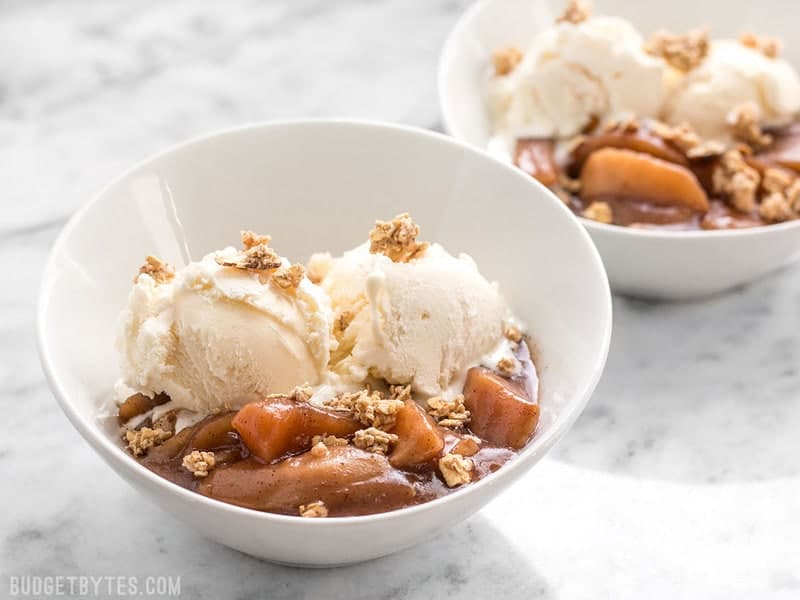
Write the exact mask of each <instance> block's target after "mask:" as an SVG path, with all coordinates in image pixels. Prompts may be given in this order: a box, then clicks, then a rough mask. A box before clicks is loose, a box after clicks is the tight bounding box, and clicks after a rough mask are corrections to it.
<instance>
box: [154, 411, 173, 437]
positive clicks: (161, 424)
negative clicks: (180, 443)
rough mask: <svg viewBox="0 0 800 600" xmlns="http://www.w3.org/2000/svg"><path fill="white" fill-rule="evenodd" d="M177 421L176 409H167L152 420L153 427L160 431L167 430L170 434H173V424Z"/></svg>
mask: <svg viewBox="0 0 800 600" xmlns="http://www.w3.org/2000/svg"><path fill="white" fill-rule="evenodd" d="M177 423H178V411H177V410H168V411H167V412H165V413H164V414H163V415H161V416H160V417H158V418H157V419H156V420H155V421H153V427H152V428H153V429H160V430H161V431H168V432H169V433H170V434H172V435H175V425H176V424H177Z"/></svg>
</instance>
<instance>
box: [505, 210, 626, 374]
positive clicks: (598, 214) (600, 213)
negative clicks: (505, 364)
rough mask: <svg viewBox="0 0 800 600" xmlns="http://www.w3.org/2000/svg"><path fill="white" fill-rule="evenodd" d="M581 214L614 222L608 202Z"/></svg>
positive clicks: (605, 221) (600, 221)
mask: <svg viewBox="0 0 800 600" xmlns="http://www.w3.org/2000/svg"><path fill="white" fill-rule="evenodd" d="M581 214H582V215H583V216H584V217H586V218H587V219H591V220H592V221H597V222H598V223H605V224H606V225H608V224H610V223H612V222H613V221H614V213H613V211H612V210H611V205H610V204H609V203H608V202H602V201H597V202H592V203H591V204H590V205H589V206H587V207H586V208H584V209H583V212H582V213H581ZM498 366H499V365H498Z"/></svg>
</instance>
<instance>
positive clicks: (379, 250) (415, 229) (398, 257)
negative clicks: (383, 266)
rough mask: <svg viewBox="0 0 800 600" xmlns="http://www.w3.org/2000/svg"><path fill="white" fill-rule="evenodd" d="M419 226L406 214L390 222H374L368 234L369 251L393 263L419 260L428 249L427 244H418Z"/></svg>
mask: <svg viewBox="0 0 800 600" xmlns="http://www.w3.org/2000/svg"><path fill="white" fill-rule="evenodd" d="M418 235H419V226H418V225H417V224H416V223H414V221H412V220H411V217H409V216H408V213H403V214H401V215H397V216H396V217H395V218H394V219H392V220H391V221H376V222H375V227H374V229H373V230H372V231H371V232H370V234H369V251H370V252H371V253H372V254H383V255H385V256H388V257H389V258H391V259H392V261H394V262H408V261H410V260H413V259H415V258H419V257H420V256H422V254H423V253H424V252H425V250H427V249H428V242H418V241H417V236H418Z"/></svg>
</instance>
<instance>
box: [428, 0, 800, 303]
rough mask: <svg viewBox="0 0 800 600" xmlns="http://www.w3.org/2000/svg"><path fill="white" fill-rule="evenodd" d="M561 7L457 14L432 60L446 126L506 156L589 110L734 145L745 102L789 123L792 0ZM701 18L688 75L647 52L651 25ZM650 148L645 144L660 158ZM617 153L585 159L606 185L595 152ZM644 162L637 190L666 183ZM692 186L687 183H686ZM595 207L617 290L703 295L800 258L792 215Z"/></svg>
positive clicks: (503, 1)
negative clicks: (634, 220)
mask: <svg viewBox="0 0 800 600" xmlns="http://www.w3.org/2000/svg"><path fill="white" fill-rule="evenodd" d="M567 4H568V3H567V2H566V1H562V0H558V1H556V0H483V1H481V2H477V3H476V4H475V5H473V6H472V7H471V8H470V9H469V10H468V11H467V12H466V13H465V14H464V15H463V17H462V18H461V19H460V20H459V22H458V23H457V24H456V26H455V27H454V29H453V30H452V32H451V34H450V36H449V38H448V40H447V42H446V43H445V46H444V48H443V51H442V55H441V60H440V68H439V95H440V103H441V110H442V113H443V118H444V123H445V128H446V130H447V131H448V132H449V133H450V134H451V135H453V136H454V137H455V138H456V139H459V140H461V141H464V142H467V143H469V144H471V145H473V146H476V147H478V148H481V149H484V150H487V151H489V152H490V153H491V154H492V155H493V156H495V158H498V159H500V160H503V161H505V162H513V160H514V154H515V140H516V139H519V138H524V137H531V138H550V137H552V138H559V139H563V140H568V139H569V138H570V136H577V135H580V134H581V133H582V132H583V131H586V130H587V129H591V128H592V126H593V124H594V123H595V122H597V121H600V122H614V121H618V122H623V123H624V120H625V119H626V118H628V117H630V116H635V117H637V118H638V119H643V120H647V119H658V120H660V121H666V122H668V123H670V124H671V125H678V124H681V123H683V122H687V121H688V122H690V123H691V125H692V126H693V127H694V129H695V130H696V132H697V133H698V134H699V135H701V136H702V137H703V139H704V140H705V139H722V140H723V141H725V142H730V139H727V136H729V132H730V130H731V123H730V118H731V117H730V115H731V111H732V110H733V109H735V108H736V107H739V106H745V105H747V106H752V107H753V108H754V109H755V111H756V112H757V114H758V116H759V118H760V119H761V122H762V123H763V124H764V126H765V127H777V126H782V125H785V124H786V123H788V122H790V121H792V119H795V118H796V117H797V113H798V111H800V77H798V75H797V72H796V68H797V67H800V46H798V45H797V44H795V43H794V41H793V37H794V33H795V32H794V31H793V28H792V24H791V23H790V22H789V21H790V20H787V19H785V18H783V17H785V15H786V14H788V12H787V11H791V10H793V8H792V5H791V3H790V2H788V1H781V2H776V3H770V5H769V6H768V7H765V6H764V5H763V4H762V3H758V2H745V3H739V4H737V8H736V10H735V11H732V10H730V7H729V5H728V4H726V3H724V2H703V3H695V2H690V1H689V0H678V1H677V3H675V2H670V3H637V2H630V1H625V0H607V1H603V0H597V1H596V2H594V3H591V4H593V6H591V8H592V11H593V16H591V18H589V19H587V20H584V21H580V22H579V23H578V24H573V23H571V22H560V23H559V22H557V21H558V18H559V17H560V16H563V14H564V9H565V7H566V6H567ZM605 15H608V16H605ZM578 20H579V19H578ZM697 28H700V29H702V28H708V31H709V32H710V36H711V42H710V44H709V46H708V48H707V53H706V54H705V55H704V59H703V61H702V62H701V63H700V64H699V66H697V67H696V68H692V69H690V70H688V71H687V72H685V73H684V72H682V71H680V70H676V69H674V68H672V66H671V65H668V64H665V61H664V60H659V59H658V57H657V56H656V55H654V53H653V51H652V50H650V51H648V50H646V49H645V47H646V46H647V44H648V42H649V41H650V35H651V34H653V33H655V32H658V31H662V30H668V31H672V32H687V31H690V30H693V29H697ZM745 32H755V33H758V34H762V35H765V36H775V37H777V38H782V39H783V41H784V42H785V45H784V47H783V52H782V54H781V55H780V56H778V57H777V58H773V57H771V56H770V49H769V48H759V49H753V48H748V47H747V46H746V45H745V44H742V43H741V42H740V41H738V37H739V36H740V35H741V34H743V33H745ZM756 42H757V40H754V44H755V43H756ZM498 49H519V52H517V51H516V50H514V51H513V52H510V53H508V54H507V55H504V56H503V57H502V59H503V60H505V61H507V63H508V64H507V65H505V67H506V68H507V69H508V71H509V72H508V74H507V75H505V76H502V77H497V76H496V75H495V73H496V72H497V69H498V68H500V69H502V68H503V67H504V65H503V64H502V60H501V62H500V63H497V59H496V57H495V58H494V61H493V53H494V52H495V51H496V50H498ZM493 62H494V64H493ZM645 137H646V134H645ZM637 143H640V142H638V141H637ZM644 143H645V144H647V143H648V140H646V139H645V142H644ZM567 145H568V144H563V146H567ZM634 149H636V148H634ZM563 150H564V148H563V147H562V148H561V151H563ZM659 150H660V148H658V147H657V148H652V147H649V148H647V149H646V150H645V152H655V154H656V156H658V152H659ZM558 152H559V150H558V149H557V150H556V153H558ZM626 152H627V151H626V150H610V151H606V150H602V151H601V152H597V153H595V154H596V156H594V157H592V158H593V159H595V160H593V161H592V167H593V168H594V170H595V171H596V172H597V171H598V168H599V170H600V171H603V170H604V169H605V171H606V172H609V171H613V170H615V171H616V172H617V174H616V175H615V177H616V178H617V181H610V179H609V178H605V177H604V179H606V181H600V184H601V186H602V185H604V184H609V185H611V184H613V185H618V184H619V185H622V183H626V182H625V181H622V179H624V174H623V175H620V173H621V172H622V171H621V170H618V169H614V168H609V165H611V167H613V165H614V164H618V163H619V161H617V162H616V163H612V162H611V161H608V162H606V163H605V165H606V166H605V167H603V168H600V165H601V164H603V160H602V159H603V158H611V159H614V158H620V157H621V158H626V156H627V154H626ZM614 155H618V156H614ZM627 157H628V158H629V156H627ZM533 158H534V159H535V156H534V157H533ZM662 158H666V159H668V160H671V157H662ZM588 162H589V161H586V162H584V163H583V164H584V165H586V164H588ZM645 163H647V161H645ZM645 163H643V164H642V165H640V166H641V167H642V168H639V166H637V165H633V164H628V165H623V166H625V168H626V170H628V171H630V172H631V173H642V175H641V179H640V181H639V182H634V183H635V184H636V186H637V187H639V188H641V187H642V186H646V185H650V186H651V187H652V189H657V188H660V189H661V190H664V189H666V187H665V185H664V184H665V183H669V184H670V185H672V182H671V181H670V182H666V180H663V179H661V180H659V179H658V178H657V177H659V175H657V174H655V173H654V172H651V171H649V170H648V169H647V168H648V166H649V165H648V164H645ZM546 175H547V174H545V176H546ZM637 177H639V175H637ZM642 180H645V181H644V182H642ZM648 182H650V183H648ZM685 183H687V184H689V185H687V186H685V187H684V192H683V193H684V196H686V202H687V203H688V204H691V203H692V202H693V201H694V200H697V199H698V198H696V197H697V196H699V201H700V202H701V203H702V202H706V199H705V197H704V196H705V194H703V193H702V191H701V190H700V186H699V185H697V184H696V182H691V181H688V180H687V181H686V182H685ZM678 184H680V182H678ZM692 186H694V188H696V189H691V190H689V189H688V188H689V187H692ZM696 192H697V193H696ZM633 193H635V191H634V192H633ZM582 214H584V215H586V216H590V214H589V212H583V213H582ZM591 216H595V215H591ZM602 217H603V215H599V218H597V217H596V218H594V219H590V218H581V221H582V223H583V224H584V226H585V227H586V228H587V229H588V231H589V233H590V234H591V236H592V239H593V240H594V241H595V243H596V244H597V247H598V250H599V251H600V254H601V256H602V257H603V261H604V264H605V266H606V270H607V272H608V274H609V279H610V281H611V285H612V289H613V290H614V291H615V292H619V293H624V294H630V295H635V296H643V297H651V298H661V299H692V298H699V297H703V296H708V295H711V294H714V293H718V292H722V291H725V290H728V289H731V288H733V287H736V286H739V285H742V284H745V283H748V282H750V281H753V280H755V279H757V278H759V277H762V276H764V275H766V274H768V273H770V272H773V271H775V270H777V269H780V268H781V267H783V266H785V265H786V264H788V263H789V262H791V261H793V260H795V259H796V258H797V257H798V256H800V219H797V218H796V217H792V218H791V219H790V220H787V221H786V222H779V223H774V224H770V225H766V226H758V227H751V228H741V229H713V230H705V229H701V228H697V229H695V230H691V231H683V230H677V229H678V228H676V230H672V229H670V228H668V227H657V228H646V227H623V226H618V225H611V224H606V223H604V222H602V221H603V220H604V219H603V218H602Z"/></svg>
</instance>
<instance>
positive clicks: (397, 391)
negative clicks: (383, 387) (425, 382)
mask: <svg viewBox="0 0 800 600" xmlns="http://www.w3.org/2000/svg"><path fill="white" fill-rule="evenodd" d="M389 397H390V398H391V399H392V400H400V401H401V402H405V401H406V400H411V386H410V385H390V386H389Z"/></svg>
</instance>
